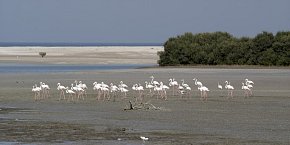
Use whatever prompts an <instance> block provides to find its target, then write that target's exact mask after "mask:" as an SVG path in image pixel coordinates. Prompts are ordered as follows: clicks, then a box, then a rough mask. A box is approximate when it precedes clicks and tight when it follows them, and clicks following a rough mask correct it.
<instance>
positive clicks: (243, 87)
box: [242, 83, 251, 98]
mask: <svg viewBox="0 0 290 145" xmlns="http://www.w3.org/2000/svg"><path fill="white" fill-rule="evenodd" d="M242 85H243V86H242V90H244V96H245V98H246V97H249V92H250V91H251V89H250V88H249V87H248V86H245V84H244V83H242Z"/></svg>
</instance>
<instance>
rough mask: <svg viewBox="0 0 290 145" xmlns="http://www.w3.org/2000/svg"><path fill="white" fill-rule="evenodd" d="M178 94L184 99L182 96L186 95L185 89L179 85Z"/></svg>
mask: <svg viewBox="0 0 290 145" xmlns="http://www.w3.org/2000/svg"><path fill="white" fill-rule="evenodd" d="M178 92H179V93H180V97H181V98H182V95H183V94H185V93H186V91H185V90H184V87H183V86H181V85H180V84H178Z"/></svg>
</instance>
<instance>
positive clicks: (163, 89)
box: [160, 82, 170, 100]
mask: <svg viewBox="0 0 290 145" xmlns="http://www.w3.org/2000/svg"><path fill="white" fill-rule="evenodd" d="M160 88H162V91H163V94H164V96H163V97H164V100H167V93H166V90H169V89H170V88H169V87H168V86H166V85H164V84H163V82H160Z"/></svg>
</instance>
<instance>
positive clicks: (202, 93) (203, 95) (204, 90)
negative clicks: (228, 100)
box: [198, 86, 209, 101]
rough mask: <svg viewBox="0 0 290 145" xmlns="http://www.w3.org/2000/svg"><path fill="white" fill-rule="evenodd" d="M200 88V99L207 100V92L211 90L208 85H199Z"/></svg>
mask: <svg viewBox="0 0 290 145" xmlns="http://www.w3.org/2000/svg"><path fill="white" fill-rule="evenodd" d="M198 90H199V91H200V96H201V98H200V99H201V100H203V101H207V92H209V89H208V88H207V87H206V86H198Z"/></svg>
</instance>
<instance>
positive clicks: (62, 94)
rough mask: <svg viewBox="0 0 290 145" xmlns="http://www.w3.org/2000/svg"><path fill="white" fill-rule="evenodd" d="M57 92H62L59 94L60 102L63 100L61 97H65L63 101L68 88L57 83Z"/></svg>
mask: <svg viewBox="0 0 290 145" xmlns="http://www.w3.org/2000/svg"><path fill="white" fill-rule="evenodd" d="M57 90H59V91H60V94H59V100H61V97H62V96H63V99H65V94H64V91H65V90H66V87H65V86H62V85H60V83H57Z"/></svg>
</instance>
